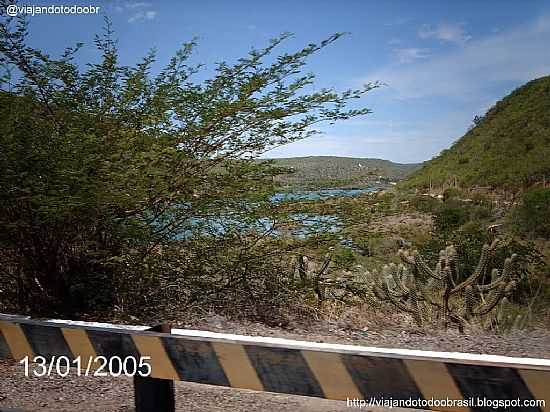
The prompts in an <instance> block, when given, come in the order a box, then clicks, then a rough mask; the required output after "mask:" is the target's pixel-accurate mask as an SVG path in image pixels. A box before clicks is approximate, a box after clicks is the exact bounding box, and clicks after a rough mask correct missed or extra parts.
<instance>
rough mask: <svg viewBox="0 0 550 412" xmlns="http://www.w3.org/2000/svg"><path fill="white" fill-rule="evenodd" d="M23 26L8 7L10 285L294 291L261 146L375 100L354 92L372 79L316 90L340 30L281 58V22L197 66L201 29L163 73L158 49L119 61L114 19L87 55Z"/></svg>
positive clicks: (75, 308)
mask: <svg viewBox="0 0 550 412" xmlns="http://www.w3.org/2000/svg"><path fill="white" fill-rule="evenodd" d="M4 3H6V2H3V4H2V6H6V5H7V3H6V4H4ZM27 32H28V25H27V22H26V21H25V20H24V18H16V19H14V18H9V17H6V18H3V20H2V21H1V24H0V64H1V67H3V68H5V71H4V73H3V75H2V76H1V78H2V82H1V90H0V116H1V119H2V121H1V123H0V147H1V150H0V169H1V170H2V174H1V175H0V191H1V192H2V196H1V198H0V228H1V230H0V250H1V252H0V268H1V271H2V272H1V273H2V274H1V277H0V296H1V297H2V298H3V299H9V300H10V302H15V304H16V305H17V307H18V308H19V309H20V310H26V311H34V312H38V311H40V312H43V313H48V314H50V315H51V314H54V313H60V312H62V313H70V314H78V313H80V312H81V311H93V310H99V309H104V310H109V309H111V308H112V307H114V306H117V307H123V308H125V310H128V311H131V310H134V311H143V310H145V309H144V308H150V307H157V308H158V307H159V306H160V305H162V304H164V303H165V302H166V301H173V300H174V299H175V300H176V301H178V304H179V305H180V306H181V305H185V304H186V302H195V301H200V300H201V299H202V298H200V296H214V297H215V298H213V300H210V301H211V302H214V301H215V302H224V299H226V300H225V302H226V303H228V302H230V300H231V299H232V298H235V299H237V300H238V301H239V302H245V301H248V303H251V302H253V303H257V304H258V305H261V304H264V305H265V306H266V307H269V306H270V304H271V303H273V299H274V298H276V297H279V296H281V294H283V295H284V293H285V292H284V291H285V290H288V288H287V286H285V285H286V284H287V279H286V275H287V273H288V270H286V271H285V270H281V268H284V267H288V261H287V260H288V258H285V253H286V252H287V249H289V248H291V247H292V245H290V243H291V242H290V241H288V242H287V241H286V240H284V239H280V237H279V238H278V237H277V236H276V234H277V230H278V228H279V226H280V225H281V224H283V223H284V222H285V219H286V215H285V213H284V212H281V211H280V210H278V209H277V207H276V205H272V204H271V203H270V202H269V197H270V195H271V194H272V193H273V178H274V176H276V175H277V174H278V173H279V170H278V169H277V168H276V167H274V166H273V164H272V163H271V162H257V161H255V160H254V159H255V158H257V157H258V156H259V155H260V154H262V153H263V152H265V151H266V150H269V149H271V148H273V147H275V146H279V145H283V144H286V143H289V142H293V141H297V140H300V139H303V138H306V137H308V136H311V135H313V134H315V133H316V130H315V129H314V127H315V126H316V125H317V124H319V123H323V122H330V123H332V122H335V121H339V120H344V119H347V118H350V117H354V116H359V115H363V114H367V113H369V110H368V109H364V108H359V109H350V108H349V104H350V102H352V101H355V100H356V99H359V98H360V97H362V96H363V95H364V94H365V93H366V92H368V91H369V90H371V89H372V88H374V87H376V86H377V85H376V84H369V85H366V86H365V87H364V88H362V89H359V90H347V91H344V92H342V93H338V92H336V91H334V90H332V89H320V90H318V91H316V92H313V93H307V92H306V88H307V87H308V86H309V85H310V84H312V82H313V81H314V75H313V74H304V73H303V69H304V66H305V64H306V62H307V59H308V58H309V57H310V56H311V55H312V54H314V53H316V52H318V51H319V50H321V49H323V48H325V47H327V46H328V45H330V44H332V43H334V42H335V41H336V40H338V39H339V38H340V37H341V34H335V35H333V36H330V37H329V38H327V39H326V40H323V41H322V42H321V43H319V44H310V45H308V46H306V47H305V48H303V49H302V50H299V51H297V52H295V53H285V54H282V55H280V56H277V57H276V58H274V59H273V58H272V55H273V53H274V52H275V49H276V48H277V47H278V46H279V45H280V44H281V43H283V42H284V41H285V40H286V39H287V38H288V37H289V35H288V34H283V35H281V36H280V37H278V38H276V39H274V40H272V41H271V42H270V44H269V45H268V46H267V47H265V48H264V49H259V50H258V49H253V50H252V51H251V52H250V53H249V54H248V56H247V57H244V58H242V59H239V60H238V61H237V62H236V63H234V64H229V63H219V64H217V66H216V68H215V74H214V76H213V77H212V78H210V79H207V80H204V81H196V80H194V75H196V73H197V72H198V71H199V70H200V66H195V65H192V64H191V63H190V60H189V59H190V56H191V53H192V51H193V50H194V49H195V46H196V45H195V42H190V43H186V44H184V45H183V46H182V48H181V49H180V50H178V51H177V52H176V54H175V56H174V57H173V58H172V59H171V60H170V61H169V63H168V64H167V65H166V66H165V68H164V69H162V70H161V71H160V72H159V73H158V74H157V75H152V74H151V72H152V71H153V65H154V64H155V54H154V52H150V53H149V54H147V55H146V56H145V57H144V58H143V60H142V61H140V62H139V63H138V64H136V65H135V66H124V65H121V64H120V63H119V52H118V50H117V45H116V41H115V40H114V38H113V31H112V29H111V26H110V23H109V22H108V21H107V23H106V28H105V33H104V34H103V35H102V36H97V37H96V39H95V46H96V48H97V49H98V51H99V54H100V58H99V61H97V62H88V63H87V64H84V63H85V62H82V61H79V62H77V61H76V59H77V54H78V51H79V50H80V49H81V48H82V44H77V45H75V46H74V47H70V48H68V49H66V51H65V52H64V53H63V55H62V56H61V57H60V58H58V59H54V58H52V57H50V56H48V55H46V54H45V53H43V52H42V51H40V50H37V49H34V48H32V47H29V46H28V45H27V43H26V37H27ZM285 242H286V243H285ZM287 243H288V244H287ZM245 257H246V259H245ZM233 269H235V270H234V271H233ZM236 285H238V286H236ZM172 293H173V295H171V294H172ZM243 294H244V295H243ZM168 295H170V296H171V298H170V299H169V298H168ZM243 296H246V299H244V298H243ZM251 297H252V299H250V298H251ZM287 298H288V296H287ZM145 301H146V302H145ZM142 304H143V305H144V306H143V307H142V306H141V305H142ZM220 304H221V303H220ZM228 304H229V303H228Z"/></svg>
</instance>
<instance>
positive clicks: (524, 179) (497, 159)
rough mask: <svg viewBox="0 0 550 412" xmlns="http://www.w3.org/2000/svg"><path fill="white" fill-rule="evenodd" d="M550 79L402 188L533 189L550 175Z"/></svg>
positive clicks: (519, 94)
mask: <svg viewBox="0 0 550 412" xmlns="http://www.w3.org/2000/svg"><path fill="white" fill-rule="evenodd" d="M548 113H550V76H546V77H541V78H539V79H536V80H533V81H531V82H529V83H527V84H525V85H523V86H522V87H520V88H518V89H516V90H515V91H514V92H512V93H511V94H510V95H508V96H506V97H505V98H504V99H502V100H501V101H499V102H498V103H497V104H496V105H495V106H493V107H492V108H491V109H490V110H489V111H488V112H487V113H486V114H485V116H483V118H482V119H479V118H478V119H476V120H475V127H473V128H472V129H471V130H469V131H468V132H467V133H466V134H465V135H464V136H463V137H462V138H460V139H459V140H458V141H457V142H456V143H454V144H453V145H452V146H451V148H450V149H447V150H444V151H443V152H441V154H440V155H439V156H437V157H435V158H434V159H432V160H430V161H428V162H426V163H425V164H424V165H423V167H422V168H420V169H419V170H417V171H416V172H414V173H413V174H411V175H410V176H409V177H408V178H407V180H406V181H405V182H403V184H402V187H409V188H410V187H420V188H428V187H444V186H446V185H449V184H451V183H452V184H455V183H458V184H459V185H461V186H465V187H471V186H492V187H497V188H505V189H509V190H518V189H521V188H524V187H529V186H531V185H532V184H533V183H535V182H542V181H546V180H548V178H549V176H550V163H549V162H548V159H549V158H550V133H549V131H550V120H549V117H548Z"/></svg>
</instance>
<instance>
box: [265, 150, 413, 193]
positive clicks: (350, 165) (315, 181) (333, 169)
mask: <svg viewBox="0 0 550 412" xmlns="http://www.w3.org/2000/svg"><path fill="white" fill-rule="evenodd" d="M273 160H274V161H275V164H276V165H277V166H279V167H282V168H285V169H288V170H289V172H290V173H288V174H284V175H282V176H279V177H278V178H277V180H278V182H279V183H280V184H282V185H289V186H315V187H343V186H366V185H369V184H372V183H373V182H375V181H378V180H380V177H382V180H385V181H395V180H399V179H402V178H403V177H405V176H406V175H407V174H409V173H410V172H412V171H413V170H415V169H416V168H417V167H419V165H418V164H401V163H393V162H390V161H388V160H381V159H366V158H350V157H336V156H308V157H291V158H281V159H273Z"/></svg>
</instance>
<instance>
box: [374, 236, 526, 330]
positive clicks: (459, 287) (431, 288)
mask: <svg viewBox="0 0 550 412" xmlns="http://www.w3.org/2000/svg"><path fill="white" fill-rule="evenodd" d="M497 247H498V241H496V240H495V241H494V242H493V243H492V244H491V245H484V246H483V249H482V250H481V255H480V258H479V262H478V264H477V266H476V268H475V269H474V271H473V272H472V273H471V274H470V276H468V277H467V278H466V279H465V280H463V281H462V282H460V283H459V279H460V277H459V273H458V266H457V252H456V249H455V248H454V246H448V247H446V248H445V249H443V250H441V252H440V253H439V261H438V263H437V265H436V266H435V268H434V269H431V268H430V267H429V266H428V265H427V263H426V262H425V260H424V259H423V257H422V256H421V255H420V254H419V253H418V251H416V250H415V251H413V252H412V253H409V252H406V251H403V250H400V251H399V256H400V258H401V260H402V262H403V263H401V264H399V265H395V264H390V265H386V266H385V267H384V268H383V270H382V274H381V275H378V276H376V278H375V279H376V280H375V282H374V285H373V292H374V295H375V296H376V297H377V298H378V299H380V300H382V301H387V302H390V303H391V304H392V305H394V306H395V307H396V308H397V309H399V310H401V311H403V312H406V313H409V314H411V315H412V317H413V319H414V320H415V322H416V323H417V325H419V326H422V325H423V324H424V323H425V322H426V321H436V320H437V321H440V322H442V323H443V324H444V326H445V328H447V327H448V326H449V325H451V324H454V325H457V326H458V328H459V330H460V331H463V330H464V327H465V326H467V325H472V324H481V322H480V320H481V319H480V318H481V317H483V316H485V315H487V314H489V313H491V312H492V311H493V310H494V309H495V308H496V307H497V306H498V305H499V304H500V303H501V302H502V301H503V299H504V302H505V303H506V302H507V299H505V298H506V297H507V296H510V295H511V294H512V292H513V291H514V289H515V288H516V286H517V281H518V278H517V276H515V275H514V274H513V273H512V272H513V267H514V261H515V260H516V259H517V256H516V255H515V254H514V255H512V256H511V257H509V258H507V259H506V260H505V262H504V267H503V269H502V270H499V269H493V270H492V271H491V280H490V282H489V283H482V279H483V278H484V274H486V273H487V272H488V266H489V262H490V261H491V258H492V256H493V255H494V253H495V251H496V249H497ZM407 267H409V268H410V269H407Z"/></svg>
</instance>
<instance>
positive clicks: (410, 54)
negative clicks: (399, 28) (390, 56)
mask: <svg viewBox="0 0 550 412" xmlns="http://www.w3.org/2000/svg"><path fill="white" fill-rule="evenodd" d="M393 53H394V54H395V55H396V56H397V59H398V60H399V63H410V62H412V61H415V60H418V59H425V58H427V57H429V56H430V50H429V49H419V48H416V47H409V48H405V49H393Z"/></svg>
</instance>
